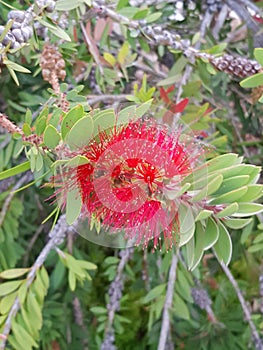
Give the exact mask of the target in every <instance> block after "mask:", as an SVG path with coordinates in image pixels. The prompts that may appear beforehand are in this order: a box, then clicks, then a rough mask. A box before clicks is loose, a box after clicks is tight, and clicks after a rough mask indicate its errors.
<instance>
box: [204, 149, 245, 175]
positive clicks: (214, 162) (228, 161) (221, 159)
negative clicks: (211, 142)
mask: <svg viewBox="0 0 263 350" xmlns="http://www.w3.org/2000/svg"><path fill="white" fill-rule="evenodd" d="M241 161H242V158H239V157H238V155H237V154H235V153H227V154H223V155H220V156H218V157H216V158H213V159H211V160H209V161H208V162H207V163H206V166H207V168H208V171H209V173H211V172H212V171H216V170H221V169H224V168H226V167H229V166H231V165H235V164H239V163H240V162H241Z"/></svg>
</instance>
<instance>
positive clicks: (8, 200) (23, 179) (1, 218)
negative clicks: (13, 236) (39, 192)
mask: <svg viewBox="0 0 263 350" xmlns="http://www.w3.org/2000/svg"><path fill="white" fill-rule="evenodd" d="M31 178H32V175H31V174H30V173H27V174H25V175H24V176H22V177H21V179H20V180H18V181H17V183H16V184H15V186H14V187H13V188H12V191H11V192H10V193H9V195H8V196H7V197H6V199H5V202H4V204H3V207H2V210H1V213H0V227H1V226H2V225H3V222H4V219H5V216H6V214H7V211H8V208H9V205H10V203H11V201H12V199H13V197H14V195H15V191H16V190H17V189H18V188H19V187H21V186H22V185H23V184H24V183H25V182H28V181H30V180H31Z"/></svg>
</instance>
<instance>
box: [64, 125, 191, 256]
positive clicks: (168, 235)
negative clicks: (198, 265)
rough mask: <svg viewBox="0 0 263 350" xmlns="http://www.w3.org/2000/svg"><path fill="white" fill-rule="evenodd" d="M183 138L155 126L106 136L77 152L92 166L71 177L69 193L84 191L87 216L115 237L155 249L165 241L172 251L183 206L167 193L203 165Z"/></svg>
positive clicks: (122, 128) (113, 131)
mask: <svg viewBox="0 0 263 350" xmlns="http://www.w3.org/2000/svg"><path fill="white" fill-rule="evenodd" d="M181 136H182V135H181V131H180V130H179V131H176V132H175V131H174V132H171V131H170V130H169V129H168V127H167V126H164V125H159V124H158V123H157V122H156V121H149V120H147V121H143V120H137V121H130V122H129V123H128V124H126V125H124V126H123V125H122V126H114V127H113V128H112V129H111V130H110V131H109V130H107V131H101V132H99V133H98V135H97V136H96V137H95V138H94V139H93V140H92V141H91V142H90V143H89V144H88V145H87V146H85V147H84V148H83V149H80V150H78V151H77V153H76V154H77V155H82V156H85V157H86V158H87V159H88V163H87V164H82V165H79V166H77V167H76V169H74V170H70V171H69V172H67V173H66V176H65V177H66V180H65V183H64V185H63V189H64V192H66V191H67V190H68V189H69V188H78V189H79V192H80V195H81V199H82V213H83V216H84V217H88V218H89V219H90V218H91V217H92V218H95V219H96V220H98V221H100V224H101V226H102V227H103V228H104V229H105V230H107V231H109V232H110V233H114V232H124V234H125V237H126V238H127V239H131V240H133V241H134V243H135V244H142V245H143V246H147V244H148V242H149V241H150V240H153V244H154V247H156V246H157V245H158V242H159V239H161V236H163V240H164V242H165V245H166V247H167V249H168V248H170V247H172V245H173V244H176V243H178V242H177V238H176V237H177V235H178V234H179V228H180V222H179V217H178V206H179V202H178V201H177V202H176V201H175V200H171V199H169V196H167V195H166V194H167V191H169V189H170V188H173V190H174V188H178V189H180V181H181V179H182V178H183V177H185V176H186V175H188V174H189V173H191V172H192V169H193V167H194V166H195V164H196V162H197V160H198V156H197V154H196V146H195V148H194V147H193V146H194V145H193V143H191V142H190V143H189V144H187V142H184V143H183V142H182V141H180V138H181ZM76 154H74V155H76Z"/></svg>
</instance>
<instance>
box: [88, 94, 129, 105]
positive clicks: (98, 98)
mask: <svg viewBox="0 0 263 350" xmlns="http://www.w3.org/2000/svg"><path fill="white" fill-rule="evenodd" d="M128 96H130V95H126V94H120V95H88V96H87V99H88V100H87V102H88V104H89V105H90V106H92V105H94V104H96V103H99V102H105V101H112V100H113V101H116V100H118V101H125V100H126V101H127V97H128Z"/></svg>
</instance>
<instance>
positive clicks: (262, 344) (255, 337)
mask: <svg viewBox="0 0 263 350" xmlns="http://www.w3.org/2000/svg"><path fill="white" fill-rule="evenodd" d="M221 267H222V269H223V270H224V272H225V274H226V276H227V278H228V280H229V282H230V283H231V284H232V286H233V288H234V290H235V292H236V295H237V297H238V299H239V302H240V305H241V307H242V309H243V313H244V316H245V320H246V321H247V322H248V324H249V327H250V329H251V332H252V339H253V341H254V344H255V348H256V349H257V350H262V349H263V342H262V340H261V339H260V336H259V334H258V331H257V329H256V327H255V325H254V323H253V321H252V316H251V313H250V311H249V308H248V306H247V303H246V301H245V299H244V297H243V294H242V292H241V290H240V289H239V287H238V284H237V282H236V280H235V278H234V276H233V275H232V273H231V271H230V270H229V268H228V267H227V266H226V265H225V263H224V262H221Z"/></svg>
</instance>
